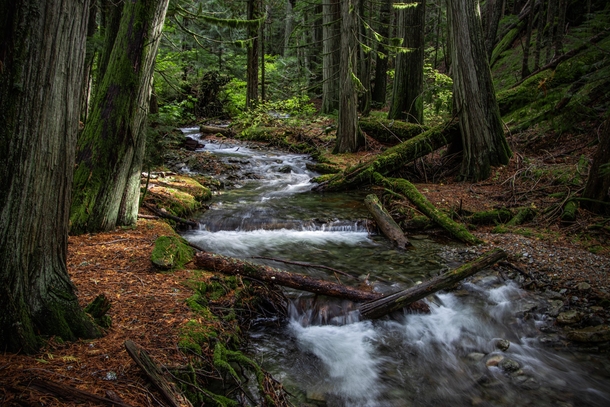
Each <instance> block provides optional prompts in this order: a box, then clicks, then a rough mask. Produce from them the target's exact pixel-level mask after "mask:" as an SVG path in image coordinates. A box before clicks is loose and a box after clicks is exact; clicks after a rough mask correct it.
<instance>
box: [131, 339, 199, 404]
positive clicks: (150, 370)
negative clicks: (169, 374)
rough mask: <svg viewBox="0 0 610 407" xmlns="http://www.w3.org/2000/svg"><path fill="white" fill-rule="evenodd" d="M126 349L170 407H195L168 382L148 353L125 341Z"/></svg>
mask: <svg viewBox="0 0 610 407" xmlns="http://www.w3.org/2000/svg"><path fill="white" fill-rule="evenodd" d="M125 349H126V350H127V353H128V354H129V356H131V358H132V359H133V360H134V361H135V362H136V364H137V365H138V366H139V367H140V369H142V370H143V371H144V373H145V374H146V376H147V377H148V378H149V379H150V381H151V382H152V383H153V384H154V385H155V387H156V388H157V389H158V390H159V391H160V392H161V394H162V395H163V397H164V398H165V400H166V401H167V402H168V403H169V405H170V407H193V405H192V404H191V402H190V401H189V400H188V399H187V398H186V397H184V396H183V395H182V394H181V393H180V391H178V389H177V388H176V386H175V385H174V384H173V383H172V382H170V381H169V380H167V379H166V378H165V376H164V375H163V372H162V371H161V368H160V367H159V366H158V365H157V363H156V362H155V361H154V360H153V359H152V358H151V357H150V355H149V354H148V352H146V351H145V350H144V349H142V348H140V347H139V346H138V345H136V344H135V343H134V342H133V341H130V340H127V341H125Z"/></svg>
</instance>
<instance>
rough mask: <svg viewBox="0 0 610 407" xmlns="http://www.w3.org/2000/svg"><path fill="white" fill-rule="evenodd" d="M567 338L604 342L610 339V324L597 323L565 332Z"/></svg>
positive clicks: (585, 341) (578, 340)
mask: <svg viewBox="0 0 610 407" xmlns="http://www.w3.org/2000/svg"><path fill="white" fill-rule="evenodd" d="M567 336H568V339H570V340H572V341H574V342H584V343H589V342H605V341H610V326H608V325H597V326H589V327H587V328H584V329H578V330H574V331H570V332H568V334H567Z"/></svg>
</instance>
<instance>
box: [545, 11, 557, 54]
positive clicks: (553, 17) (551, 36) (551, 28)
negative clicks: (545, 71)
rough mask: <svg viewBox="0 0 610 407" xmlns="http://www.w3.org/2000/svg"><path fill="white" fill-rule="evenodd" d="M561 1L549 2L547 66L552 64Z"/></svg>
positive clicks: (546, 34) (546, 42) (546, 31)
mask: <svg viewBox="0 0 610 407" xmlns="http://www.w3.org/2000/svg"><path fill="white" fill-rule="evenodd" d="M559 1H560V0H549V4H548V8H547V11H546V28H545V30H544V31H545V32H544V34H545V44H546V46H547V48H546V58H545V64H548V63H550V62H551V59H552V56H553V55H552V50H553V44H554V40H555V30H556V29H557V10H558V4H559Z"/></svg>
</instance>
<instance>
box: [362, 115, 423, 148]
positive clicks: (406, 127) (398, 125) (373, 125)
mask: <svg viewBox="0 0 610 407" xmlns="http://www.w3.org/2000/svg"><path fill="white" fill-rule="evenodd" d="M358 125H359V126H360V129H361V130H362V131H363V132H365V133H366V134H367V135H368V136H370V137H372V138H374V139H375V140H377V141H380V142H382V143H386V144H392V145H395V144H398V143H402V142H403V141H406V140H409V139H412V138H413V137H415V136H417V135H419V134H421V133H423V132H424V131H426V130H427V128H426V127H424V126H422V125H419V124H414V123H406V122H401V121H399V120H379V119H370V118H360V120H359V121H358Z"/></svg>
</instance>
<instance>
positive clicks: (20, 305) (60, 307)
mask: <svg viewBox="0 0 610 407" xmlns="http://www.w3.org/2000/svg"><path fill="white" fill-rule="evenodd" d="M88 6H89V1H71V0H3V1H1V2H0V27H1V28H0V36H1V37H0V61H2V64H1V66H2V69H1V73H0V118H1V119H0V122H1V125H0V310H1V311H0V350H1V351H2V352H5V351H9V352H18V351H23V352H34V351H36V350H37V349H38V346H39V345H40V344H41V342H40V341H39V338H38V335H44V336H54V335H57V336H59V337H61V338H63V339H65V340H74V339H76V338H77V337H83V338H93V337H96V336H99V335H100V331H99V330H98V328H97V327H96V325H95V324H94V323H93V321H92V319H91V318H89V317H88V316H86V314H85V313H84V312H83V311H82V310H81V308H80V307H79V304H78V300H77V298H76V295H75V294H74V286H73V285H72V283H71V282H70V278H69V276H68V272H67V269H66V256H67V248H68V239H67V238H68V214H69V208H70V191H71V185H72V169H73V167H74V145H75V143H76V134H77V131H78V120H79V107H80V106H79V104H80V95H81V90H82V83H83V71H84V60H85V38H86V32H87V19H88V10H87V9H88Z"/></svg>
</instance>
